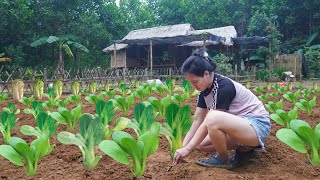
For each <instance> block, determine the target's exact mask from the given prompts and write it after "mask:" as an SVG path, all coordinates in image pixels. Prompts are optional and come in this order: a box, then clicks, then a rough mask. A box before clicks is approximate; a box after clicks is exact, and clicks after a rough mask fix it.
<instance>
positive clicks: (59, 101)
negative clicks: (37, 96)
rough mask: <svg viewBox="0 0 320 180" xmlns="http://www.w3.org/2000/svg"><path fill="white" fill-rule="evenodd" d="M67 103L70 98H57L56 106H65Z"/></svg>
mask: <svg viewBox="0 0 320 180" xmlns="http://www.w3.org/2000/svg"><path fill="white" fill-rule="evenodd" d="M69 103H70V100H69V99H68V98H67V99H65V100H62V99H58V100H57V105H58V107H67V106H68V104H69Z"/></svg>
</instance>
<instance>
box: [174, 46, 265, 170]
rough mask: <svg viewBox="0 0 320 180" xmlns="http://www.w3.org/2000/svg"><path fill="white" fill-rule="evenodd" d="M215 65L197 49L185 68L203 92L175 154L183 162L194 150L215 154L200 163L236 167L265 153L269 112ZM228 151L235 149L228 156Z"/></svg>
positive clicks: (198, 88) (183, 71)
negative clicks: (181, 144) (191, 121)
mask: <svg viewBox="0 0 320 180" xmlns="http://www.w3.org/2000/svg"><path fill="white" fill-rule="evenodd" d="M215 69H216V65H215V64H214V63H213V61H212V60H211V59H210V58H209V57H208V54H207V53H206V52H205V49H204V48H200V49H197V50H196V51H195V52H194V53H193V54H192V55H191V56H190V57H189V58H188V59H187V60H186V61H185V62H184V63H183V65H182V70H181V71H182V73H183V75H184V77H185V78H186V79H187V80H188V81H189V82H190V83H191V84H192V85H193V87H194V88H195V89H197V90H199V91H200V94H199V95H198V103H197V109H196V112H195V115H196V120H195V121H194V122H193V124H192V126H191V128H190V130H189V132H188V133H187V135H186V137H185V138H184V140H183V148H182V149H178V150H177V151H176V152H175V155H174V159H173V161H174V163H180V162H181V161H182V159H183V158H184V157H186V156H188V155H189V154H190V153H191V152H192V151H193V150H195V149H198V150H200V151H206V152H216V154H215V155H214V156H212V157H210V158H208V159H203V160H198V161H196V163H197V164H199V165H202V166H207V167H222V168H227V169H230V168H233V167H236V166H238V165H240V164H242V163H243V162H246V161H248V160H249V159H250V158H251V157H252V156H253V155H255V151H254V149H257V148H259V149H261V150H264V142H265V140H266V138H267V136H268V135H269V133H270V119H269V113H268V112H267V111H266V110H265V108H264V106H263V104H262V102H261V101H259V99H258V98H257V97H256V96H255V95H254V94H253V93H252V92H251V91H250V90H248V89H246V88H245V87H244V86H242V85H241V84H239V83H237V82H235V81H233V80H231V79H229V78H227V77H224V76H222V75H219V74H217V73H215V72H214V71H215ZM228 150H235V154H234V155H231V156H229V155H228Z"/></svg>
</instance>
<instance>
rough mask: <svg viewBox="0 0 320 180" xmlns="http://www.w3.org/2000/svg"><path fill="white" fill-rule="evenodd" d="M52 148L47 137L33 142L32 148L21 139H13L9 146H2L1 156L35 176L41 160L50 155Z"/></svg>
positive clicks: (29, 174)
mask: <svg viewBox="0 0 320 180" xmlns="http://www.w3.org/2000/svg"><path fill="white" fill-rule="evenodd" d="M51 148H52V146H51V145H50V144H49V143H48V137H47V136H45V135H43V136H41V137H39V138H37V139H36V140H34V141H32V142H31V144H30V146H29V145H28V144H27V143H26V142H25V141H24V140H23V139H21V138H18V137H11V138H10V139H9V145H0V155H1V156H3V157H4V158H6V159H8V160H9V161H10V162H12V163H13V164H15V165H18V166H21V167H23V169H24V171H25V173H26V174H27V175H28V176H33V175H35V173H36V171H37V168H38V161H39V159H40V158H42V157H43V156H45V155H47V154H49V152H51V151H52V149H51Z"/></svg>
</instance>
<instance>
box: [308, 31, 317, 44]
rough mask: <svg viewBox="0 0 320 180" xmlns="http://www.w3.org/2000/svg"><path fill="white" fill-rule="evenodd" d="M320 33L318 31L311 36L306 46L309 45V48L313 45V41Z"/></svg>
mask: <svg viewBox="0 0 320 180" xmlns="http://www.w3.org/2000/svg"><path fill="white" fill-rule="evenodd" d="M319 32H320V31H317V32H315V33H313V34H311V35H310V36H309V37H308V39H307V42H306V45H307V46H309V45H310V44H311V43H312V41H313V40H314V39H315V38H316V37H317V36H318V34H319Z"/></svg>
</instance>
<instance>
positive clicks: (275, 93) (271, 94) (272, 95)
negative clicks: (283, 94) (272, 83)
mask: <svg viewBox="0 0 320 180" xmlns="http://www.w3.org/2000/svg"><path fill="white" fill-rule="evenodd" d="M269 95H270V96H271V97H273V98H276V97H278V96H279V93H278V91H275V92H271V93H270V94H269Z"/></svg>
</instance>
